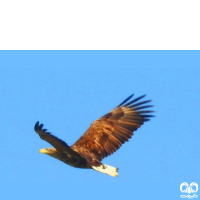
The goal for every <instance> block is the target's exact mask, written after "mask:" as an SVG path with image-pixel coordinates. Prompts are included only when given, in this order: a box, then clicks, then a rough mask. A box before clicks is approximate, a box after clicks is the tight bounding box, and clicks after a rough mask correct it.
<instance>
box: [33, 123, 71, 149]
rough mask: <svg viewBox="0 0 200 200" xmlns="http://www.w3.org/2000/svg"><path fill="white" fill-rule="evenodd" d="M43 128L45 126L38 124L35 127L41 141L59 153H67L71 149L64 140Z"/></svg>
mask: <svg viewBox="0 0 200 200" xmlns="http://www.w3.org/2000/svg"><path fill="white" fill-rule="evenodd" d="M43 126H44V125H43V124H39V122H37V123H36V124H35V127H34V130H35V132H36V133H38V134H39V136H40V138H41V139H43V140H46V141H47V142H48V143H50V144H51V145H52V146H54V147H55V148H56V149H57V150H59V151H66V150H68V149H69V146H68V145H67V144H66V143H65V142H64V141H63V140H61V139H59V138H57V137H56V136H54V135H52V134H51V133H49V132H47V129H42V128H43Z"/></svg>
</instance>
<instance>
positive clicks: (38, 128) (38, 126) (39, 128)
mask: <svg viewBox="0 0 200 200" xmlns="http://www.w3.org/2000/svg"><path fill="white" fill-rule="evenodd" d="M43 126H44V124H40V122H39V121H37V122H36V124H35V126H34V130H35V132H37V131H44V132H45V131H46V130H47V129H42V127H43Z"/></svg>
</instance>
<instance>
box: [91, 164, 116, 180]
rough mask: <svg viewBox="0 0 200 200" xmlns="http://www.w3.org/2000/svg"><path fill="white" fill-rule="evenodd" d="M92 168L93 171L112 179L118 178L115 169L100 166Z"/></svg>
mask: <svg viewBox="0 0 200 200" xmlns="http://www.w3.org/2000/svg"><path fill="white" fill-rule="evenodd" d="M92 168H93V169H94V170H96V171H98V172H101V173H104V174H108V175H110V176H113V177H116V176H118V173H117V170H118V169H117V168H116V167H112V166H109V165H105V164H102V165H100V166H98V167H95V166H92Z"/></svg>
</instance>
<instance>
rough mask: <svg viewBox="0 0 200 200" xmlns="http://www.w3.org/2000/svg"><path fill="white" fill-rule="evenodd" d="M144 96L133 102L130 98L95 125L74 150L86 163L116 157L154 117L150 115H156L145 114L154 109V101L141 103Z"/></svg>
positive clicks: (74, 145)
mask: <svg viewBox="0 0 200 200" xmlns="http://www.w3.org/2000/svg"><path fill="white" fill-rule="evenodd" d="M144 96H145V95H143V96H140V97H138V98H136V99H133V100H130V99H131V98H132V97H133V95H131V96H129V97H128V98H127V99H125V100H124V101H123V102H122V103H121V104H119V106H117V107H116V108H115V109H113V110H112V111H110V112H109V113H107V114H106V115H104V116H103V117H101V118H99V119H98V120H96V121H94V122H93V123H92V124H91V126H90V127H89V128H88V129H87V131H86V132H85V133H84V134H83V135H82V136H81V137H80V138H79V139H78V140H77V141H76V142H75V143H74V144H73V145H72V146H71V149H73V150H74V151H76V152H77V153H79V154H81V155H82V156H83V157H85V158H86V159H87V158H89V159H91V158H92V159H96V160H97V161H101V160H102V159H103V158H104V157H106V156H108V155H111V154H112V153H114V152H115V151H116V150H118V149H119V148H120V147H121V145H122V144H123V143H124V142H126V141H128V140H129V139H130V138H131V137H132V135H133V132H134V131H135V130H137V129H138V128H139V127H140V126H141V125H142V124H143V123H144V122H145V121H148V120H150V117H152V116H153V115H149V114H148V113H151V112H153V111H150V110H146V108H149V107H152V105H147V103H149V102H150V101H151V100H148V101H141V102H138V101H139V100H140V99H142V98H143V97H144ZM129 100H130V101H129Z"/></svg>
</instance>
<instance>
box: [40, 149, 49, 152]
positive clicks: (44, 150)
mask: <svg viewBox="0 0 200 200" xmlns="http://www.w3.org/2000/svg"><path fill="white" fill-rule="evenodd" d="M39 153H48V151H47V150H46V149H40V150H39Z"/></svg>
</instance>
